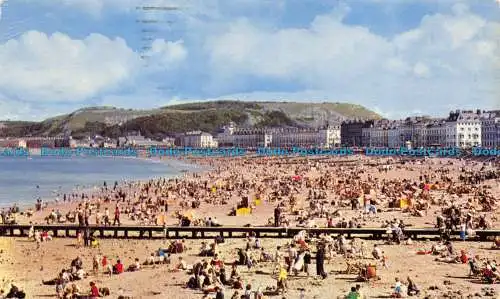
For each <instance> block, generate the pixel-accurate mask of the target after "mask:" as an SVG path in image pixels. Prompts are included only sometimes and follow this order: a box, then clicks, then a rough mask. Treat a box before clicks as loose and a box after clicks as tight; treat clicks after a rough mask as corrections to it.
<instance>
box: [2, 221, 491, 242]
mask: <svg viewBox="0 0 500 299" xmlns="http://www.w3.org/2000/svg"><path fill="white" fill-rule="evenodd" d="M30 228H31V226H30V225H0V237H27V236H28V234H29V230H30ZM33 228H34V229H35V230H39V231H47V232H49V233H51V235H52V237H55V238H58V237H66V238H75V237H76V236H77V233H78V232H79V231H80V232H83V231H84V230H89V233H90V235H92V236H95V237H97V238H141V239H177V238H187V239H212V238H215V237H216V236H222V237H224V238H244V237H246V236H247V235H248V234H250V233H253V234H255V236H257V237H260V238H291V237H293V236H295V235H296V234H297V233H298V232H299V231H302V230H305V231H307V232H308V233H309V234H311V235H320V234H327V235H340V234H343V235H345V236H347V237H348V238H352V237H357V238H369V239H384V238H388V237H389V235H390V231H388V230H387V229H386V228H302V227H293V228H283V227H242V226H220V227H197V226H167V227H164V226H129V225H121V226H95V225H90V226H87V227H84V226H78V225H34V226H33ZM404 233H405V235H406V236H408V237H411V238H412V239H414V240H415V239H422V238H426V239H431V238H436V237H439V236H440V235H441V232H440V231H439V230H438V229H435V228H407V229H405V230H404ZM458 236H459V231H452V232H451V237H452V238H458ZM497 236H500V230H499V229H492V230H478V231H476V232H475V237H474V238H469V239H470V240H483V241H485V240H488V239H493V238H495V237H497Z"/></svg>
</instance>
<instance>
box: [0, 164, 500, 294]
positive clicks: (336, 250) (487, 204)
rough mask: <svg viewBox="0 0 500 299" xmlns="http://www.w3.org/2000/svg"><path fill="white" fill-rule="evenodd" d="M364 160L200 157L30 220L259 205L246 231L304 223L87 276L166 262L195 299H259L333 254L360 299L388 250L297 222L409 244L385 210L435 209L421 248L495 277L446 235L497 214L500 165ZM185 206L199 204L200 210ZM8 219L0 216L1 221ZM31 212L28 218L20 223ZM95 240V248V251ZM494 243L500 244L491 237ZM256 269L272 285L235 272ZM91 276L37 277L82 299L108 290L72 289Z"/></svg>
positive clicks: (150, 218)
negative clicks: (188, 166) (430, 240)
mask: <svg viewBox="0 0 500 299" xmlns="http://www.w3.org/2000/svg"><path fill="white" fill-rule="evenodd" d="M367 161H368V160H366V159H364V158H360V159H357V160H352V161H344V162H336V161H335V159H307V158H295V159H288V160H286V159H281V160H279V159H274V158H265V157H264V158H263V157H260V158H258V159H257V158H234V159H231V160H216V159H214V160H198V161H196V162H197V163H207V164H210V166H211V167H212V169H213V170H212V171H210V172H208V173H194V174H190V175H186V176H185V177H184V178H182V179H181V178H171V179H166V178H162V179H155V180H150V181H147V182H127V183H123V184H119V183H118V182H115V183H114V185H113V187H109V186H107V184H106V183H105V184H104V185H103V186H102V187H101V188H100V189H99V190H98V191H97V192H94V193H84V194H65V195H63V199H62V202H64V203H68V204H70V203H73V204H74V205H73V206H74V208H71V209H69V210H68V209H66V210H64V211H61V210H62V209H60V206H57V207H54V208H52V207H50V206H48V207H40V208H39V209H40V211H39V212H36V213H35V216H36V214H37V213H44V215H45V216H44V221H47V223H67V222H70V223H71V222H73V223H76V224H78V225H80V226H82V228H84V227H87V226H89V225H121V224H122V223H134V224H137V225H167V224H168V223H167V222H168V221H169V217H168V216H169V215H175V218H177V220H176V222H175V223H171V224H169V225H203V226H220V225H224V222H225V221H220V220H219V218H218V216H219V214H217V215H216V213H213V212H212V211H213V208H212V207H218V209H217V210H219V211H220V210H224V211H225V212H226V215H233V214H234V215H235V217H237V216H236V215H237V212H236V211H238V210H240V209H242V208H245V209H246V208H248V209H250V210H254V211H255V210H258V207H257V206H258V205H259V204H262V203H260V202H263V205H266V206H267V207H270V208H271V212H269V214H267V215H266V217H265V218H266V221H262V223H252V225H253V226H259V225H262V226H263V225H270V226H279V227H282V226H293V227H304V228H305V230H304V231H302V232H300V233H299V234H298V235H297V236H295V237H294V238H293V239H292V240H290V242H289V244H287V245H286V246H278V247H276V248H273V249H271V248H269V247H266V246H265V244H263V243H265V240H262V239H260V238H257V237H256V236H255V235H252V234H250V235H248V237H247V239H246V241H245V242H246V243H244V244H242V246H241V248H239V249H238V250H237V251H235V252H234V255H233V256H226V257H224V258H223V256H222V254H221V251H220V249H219V248H220V247H221V246H224V240H223V238H217V239H215V240H213V242H204V243H202V244H201V248H200V251H199V256H200V257H202V259H201V260H200V261H197V262H196V263H194V264H193V265H188V264H187V262H186V261H185V260H184V259H183V258H182V253H183V252H184V251H185V248H186V245H185V243H184V240H182V239H179V240H175V241H172V242H171V243H170V245H169V246H168V248H165V249H159V250H157V251H155V252H153V253H151V255H150V256H149V255H148V256H146V257H145V261H144V262H141V261H140V259H139V258H135V260H134V262H133V263H132V264H131V265H130V266H129V267H125V266H124V265H123V264H122V262H121V261H120V260H119V259H117V260H116V261H115V263H114V264H111V262H110V261H109V260H106V257H105V256H100V257H97V256H96V258H95V262H94V263H93V267H92V272H93V273H94V274H96V273H100V272H102V271H104V272H103V273H106V274H107V275H121V274H122V273H123V272H135V271H141V270H142V269H143V267H145V266H146V267H147V266H148V265H158V264H166V265H167V266H166V267H169V271H172V272H185V273H186V274H187V275H189V278H188V279H187V282H186V287H187V288H189V289H193V290H199V291H202V292H203V293H204V297H203V298H217V299H221V298H225V297H224V296H225V292H227V291H228V290H229V289H232V290H233V292H232V293H233V294H232V296H231V298H244V299H248V298H252V299H253V298H255V299H262V298H264V297H266V296H276V295H283V294H286V292H287V289H288V284H289V283H288V282H289V278H290V277H291V276H292V277H294V276H301V275H304V276H306V277H317V278H318V279H320V280H325V279H328V278H329V275H330V273H328V271H326V267H325V261H330V260H333V257H339V256H340V257H342V259H343V260H344V261H345V263H346V265H347V270H346V271H345V272H346V273H349V274H350V273H352V274H354V275H355V277H356V279H357V280H358V282H359V284H357V285H355V286H352V288H351V290H350V291H349V292H348V294H346V297H345V298H350V299H351V298H365V297H364V296H365V295H364V294H363V291H362V289H363V288H362V283H363V282H366V281H371V280H376V279H378V277H379V273H378V272H377V269H388V268H389V262H388V256H387V255H386V254H385V253H384V252H383V251H382V250H381V249H380V248H379V247H378V246H376V245H375V246H374V248H373V250H372V252H371V255H370V254H369V249H368V248H367V243H366V242H365V241H361V240H358V239H352V240H349V239H347V238H346V236H344V235H339V236H328V235H320V236H309V235H308V234H307V230H306V228H310V227H342V228H357V227H358V228H359V227H365V226H378V227H380V226H381V227H385V228H387V229H388V230H389V231H390V238H389V239H388V240H385V241H386V242H387V243H386V244H392V245H398V244H399V245H402V244H408V243H409V242H410V243H411V242H412V240H411V239H409V238H408V236H405V234H404V229H405V227H407V226H408V225H412V224H411V223H406V220H405V221H403V220H402V219H397V218H396V219H389V220H388V219H387V217H382V216H383V215H385V214H386V213H389V212H393V211H398V213H402V214H400V215H410V216H411V217H413V218H412V219H416V220H415V221H416V223H419V221H418V219H423V218H426V217H428V216H429V215H432V214H430V213H431V212H437V213H438V214H437V215H436V216H435V218H434V219H435V223H434V225H435V227H437V228H439V229H441V230H442V241H440V242H439V243H436V244H434V246H432V248H430V250H427V251H425V250H423V251H422V252H423V253H424V254H427V253H430V254H436V255H437V258H436V262H439V263H442V262H444V263H463V264H467V265H469V266H470V269H471V275H479V276H480V277H481V279H483V280H484V281H485V282H487V283H496V282H497V281H498V280H499V274H498V271H497V268H496V262H495V261H494V260H490V259H488V258H486V259H480V257H478V256H471V255H470V254H468V253H466V252H465V251H464V252H461V253H460V254H457V253H456V252H455V251H454V249H453V248H452V247H453V242H452V241H451V230H460V231H461V235H460V237H461V238H462V239H463V240H466V239H467V238H472V237H473V236H474V231H475V230H480V229H487V228H489V227H491V226H492V225H493V223H496V222H497V221H498V219H497V218H496V214H495V213H493V212H494V211H496V210H497V206H498V202H499V201H498V200H499V198H498V194H497V193H495V190H493V188H492V186H491V184H488V183H490V182H497V183H498V179H499V177H500V175H499V174H500V172H499V171H498V168H495V166H492V167H488V166H485V165H481V164H480V163H479V162H467V161H459V160H456V161H454V160H451V161H448V160H434V161H433V162H432V163H427V162H425V161H424V162H422V161H410V162H409V161H405V162H403V163H400V161H397V160H395V159H385V160H380V161H379V164H378V165H375V167H374V166H367ZM457 164H459V165H460V167H461V168H460V167H459V168H458V169H461V171H459V172H453V171H451V170H452V169H453V168H454V167H455V168H457ZM391 169H392V170H396V171H398V170H401V171H403V170H404V171H406V172H413V173H414V175H413V176H410V177H389V176H387V175H385V174H386V173H388V171H389V170H391ZM270 170H272V171H270ZM257 201H258V202H259V204H258V203H257ZM193 211H199V214H200V216H201V217H197V216H196V215H195V213H194V212H193ZM47 212H48V215H47ZM232 212H234V213H232ZM5 214H6V213H2V218H5V216H4V215H5ZM35 216H31V215H30V217H28V219H30V220H29V221H33V218H32V217H35ZM224 219H226V220H227V219H228V218H224ZM422 222H423V221H421V222H420V223H422ZM4 223H6V222H4ZM82 231H83V232H84V231H85V230H82ZM30 237H32V238H33V239H34V240H35V241H37V244H38V246H40V243H42V242H44V241H48V240H50V235H49V234H48V232H36V231H33V232H32V233H30ZM84 238H85V239H86V240H87V239H88V240H90V241H89V242H88V244H87V242H86V243H85V244H86V245H89V246H90V244H91V243H93V242H94V241H95V242H97V240H95V238H94V237H92V236H84ZM92 238H94V239H92ZM96 244H97V243H96ZM95 247H96V249H95V250H96V251H97V252H98V251H99V246H95ZM494 248H500V243H499V240H498V239H497V240H496V241H495V244H494V246H493V249H494ZM175 254H177V255H179V257H178V259H177V260H178V262H177V263H173V262H172V261H173V259H172V255H175ZM173 264H175V265H173ZM259 264H268V265H272V266H271V267H272V273H270V274H271V275H272V277H273V279H275V281H276V284H275V285H274V286H272V287H270V286H268V287H262V286H257V288H256V287H255V286H253V285H251V284H249V283H245V279H244V275H241V269H242V268H243V269H245V271H257V270H255V269H256V265H259ZM312 264H315V267H313V266H311V265H312ZM172 266H173V267H172ZM314 268H315V271H312V270H313V269H314ZM313 272H314V273H313ZM89 275H90V274H89V273H87V272H85V270H84V267H83V265H82V263H81V260H80V261H79V260H78V258H77V259H75V260H74V263H73V262H72V263H71V266H70V267H69V268H65V269H63V270H62V271H61V272H60V273H59V275H57V277H56V278H55V279H53V280H51V281H45V282H44V284H53V285H55V286H56V292H57V294H58V297H59V298H80V297H79V296H82V294H90V296H93V297H100V296H105V295H106V294H107V293H109V289H107V288H99V287H97V283H96V282H95V280H92V281H91V282H89V285H90V288H89V290H88V291H81V290H80V288H79V287H78V286H77V284H76V283H75V282H77V281H80V280H85V281H87V280H88V279H89ZM92 275H93V274H92ZM92 275H90V276H92ZM96 290H97V291H96ZM420 292H421V290H420V289H419V287H418V286H417V283H416V282H415V281H414V279H413V278H411V277H406V279H400V278H399V277H398V278H395V282H394V288H393V290H392V291H391V296H393V297H397V298H399V297H402V296H418V295H419V294H420ZM210 296H213V297H210Z"/></svg>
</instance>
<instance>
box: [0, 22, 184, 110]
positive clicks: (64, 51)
mask: <svg viewBox="0 0 500 299" xmlns="http://www.w3.org/2000/svg"><path fill="white" fill-rule="evenodd" d="M153 51H154V55H153V57H152V63H153V64H155V63H157V62H158V63H163V64H166V63H168V64H169V65H170V66H175V65H176V63H177V61H179V60H183V59H185V58H186V55H187V52H186V50H185V49H184V46H183V44H182V41H178V42H167V41H164V40H155V41H153ZM140 66H141V64H140V57H139V54H138V53H136V52H134V51H132V50H131V49H130V48H129V47H128V46H127V44H126V43H125V41H124V40H123V39H121V38H116V39H109V38H107V37H105V36H103V35H100V34H91V35H89V36H88V37H86V38H85V39H83V40H77V39H71V38H70V37H68V36H67V35H65V34H62V33H54V34H52V35H49V36H48V35H46V34H44V33H41V32H37V31H30V32H26V33H25V34H23V35H22V36H21V37H20V38H19V39H18V40H9V41H8V42H6V43H5V44H0V90H2V91H4V92H5V93H7V94H9V95H11V96H12V97H13V98H19V99H21V100H25V101H34V102H41V101H45V102H54V101H63V102H79V101H82V100H85V99H89V98H91V97H94V96H97V95H98V94H101V93H103V92H106V91H110V90H113V89H114V88H115V87H118V86H119V85H120V84H123V83H126V82H127V80H130V79H133V78H134V77H136V76H140V75H141V71H142V69H141V68H140Z"/></svg>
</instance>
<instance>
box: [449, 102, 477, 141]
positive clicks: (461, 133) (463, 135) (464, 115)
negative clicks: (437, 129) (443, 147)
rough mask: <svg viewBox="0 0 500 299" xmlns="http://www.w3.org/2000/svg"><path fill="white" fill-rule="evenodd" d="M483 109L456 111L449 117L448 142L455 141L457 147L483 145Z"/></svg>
mask: <svg viewBox="0 0 500 299" xmlns="http://www.w3.org/2000/svg"><path fill="white" fill-rule="evenodd" d="M480 116H481V111H479V110H478V111H476V112H474V111H470V110H469V111H459V110H457V111H455V112H451V113H450V117H449V118H448V123H449V126H450V128H449V130H448V134H447V135H448V136H449V137H448V138H447V139H448V142H447V143H448V144H451V141H454V143H455V144H454V145H452V146H456V147H473V146H480V145H481V120H480Z"/></svg>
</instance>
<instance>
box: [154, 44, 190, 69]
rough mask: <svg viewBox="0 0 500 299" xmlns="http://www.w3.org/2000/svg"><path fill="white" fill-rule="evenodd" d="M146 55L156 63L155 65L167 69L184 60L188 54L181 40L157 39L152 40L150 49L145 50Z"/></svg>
mask: <svg viewBox="0 0 500 299" xmlns="http://www.w3.org/2000/svg"><path fill="white" fill-rule="evenodd" d="M146 55H148V56H150V57H151V59H152V60H154V61H155V63H157V65H156V66H157V67H160V68H162V69H169V68H171V67H172V66H175V65H176V64H178V63H180V62H182V61H184V60H185V59H186V57H187V56H188V52H187V49H186V48H185V47H184V41H182V40H178V41H175V42H169V41H165V40H164V39H157V40H155V41H153V43H152V44H151V49H150V50H149V51H147V53H146Z"/></svg>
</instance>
